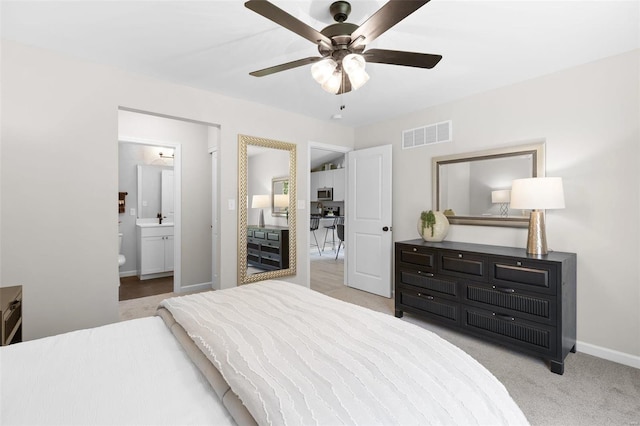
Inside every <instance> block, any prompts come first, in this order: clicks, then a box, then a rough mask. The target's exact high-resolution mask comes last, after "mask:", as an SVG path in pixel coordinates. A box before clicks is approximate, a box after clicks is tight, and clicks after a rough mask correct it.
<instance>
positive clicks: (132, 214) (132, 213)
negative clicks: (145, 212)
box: [129, 208, 136, 216]
mask: <svg viewBox="0 0 640 426" xmlns="http://www.w3.org/2000/svg"><path fill="white" fill-rule="evenodd" d="M135 215H136V209H134V208H131V209H129V216H135Z"/></svg>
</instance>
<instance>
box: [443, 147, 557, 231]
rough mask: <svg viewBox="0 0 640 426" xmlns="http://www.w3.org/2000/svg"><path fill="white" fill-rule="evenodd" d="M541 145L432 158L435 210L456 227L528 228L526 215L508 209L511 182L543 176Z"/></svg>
mask: <svg viewBox="0 0 640 426" xmlns="http://www.w3.org/2000/svg"><path fill="white" fill-rule="evenodd" d="M544 156H545V154H544V142H540V143H533V144H528V145H520V146H513V147H505V148H497V149H492V150H487V151H478V152H471V153H465V154H454V155H447V156H442V157H434V158H433V160H432V165H431V171H432V184H433V189H432V194H433V206H434V208H435V210H440V211H442V212H444V213H445V214H446V215H447V218H448V219H449V222H450V223H452V224H459V225H487V226H511V227H527V226H528V225H529V211H523V210H514V209H511V208H510V206H509V197H510V189H511V182H512V181H513V180H514V179H521V178H531V177H543V176H544V175H545V164H544Z"/></svg>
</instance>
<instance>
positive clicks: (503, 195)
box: [491, 189, 511, 217]
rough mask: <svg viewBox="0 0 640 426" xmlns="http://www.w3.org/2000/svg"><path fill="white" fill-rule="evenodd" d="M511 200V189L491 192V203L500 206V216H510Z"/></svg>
mask: <svg viewBox="0 0 640 426" xmlns="http://www.w3.org/2000/svg"><path fill="white" fill-rule="evenodd" d="M510 200H511V190H510V189H499V190H497V191H491V202H492V203H493V204H500V216H502V217H507V216H509V201H510Z"/></svg>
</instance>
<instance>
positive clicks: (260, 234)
mask: <svg viewBox="0 0 640 426" xmlns="http://www.w3.org/2000/svg"><path fill="white" fill-rule="evenodd" d="M266 237H267V233H266V232H264V231H261V230H258V229H254V230H253V238H255V239H257V240H265V239H266Z"/></svg>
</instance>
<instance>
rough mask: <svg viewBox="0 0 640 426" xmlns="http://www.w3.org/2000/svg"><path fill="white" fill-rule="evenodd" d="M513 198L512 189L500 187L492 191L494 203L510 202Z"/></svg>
mask: <svg viewBox="0 0 640 426" xmlns="http://www.w3.org/2000/svg"><path fill="white" fill-rule="evenodd" d="M510 200H511V190H510V189H499V190H497V191H491V202H492V203H508V202H509V201H510Z"/></svg>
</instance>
